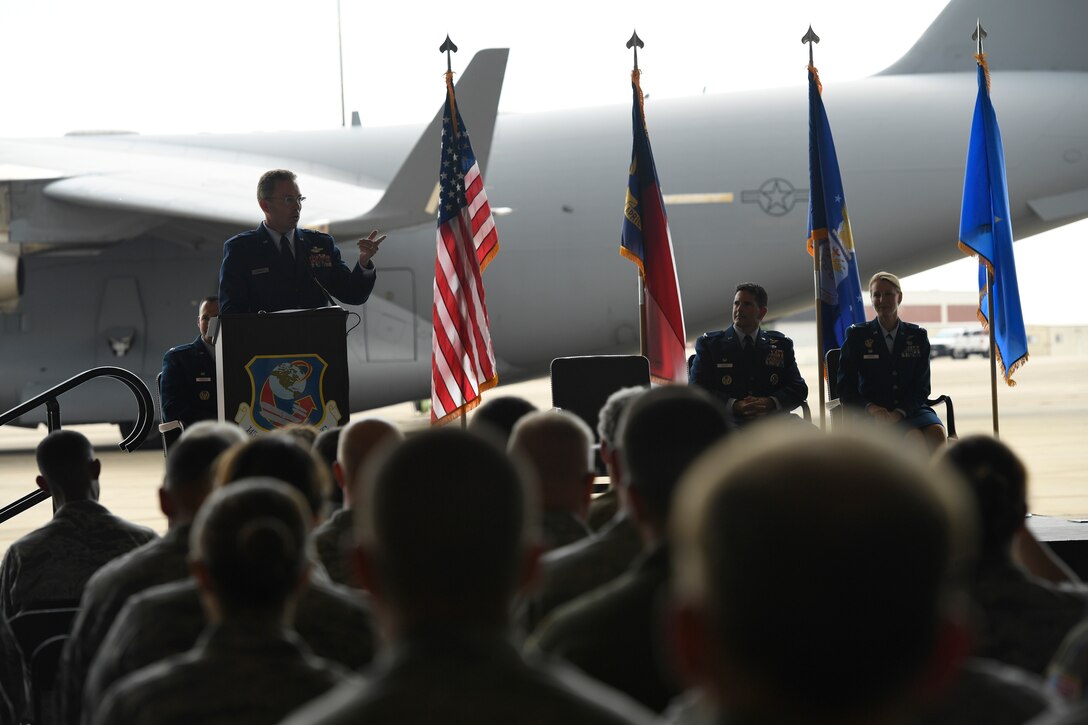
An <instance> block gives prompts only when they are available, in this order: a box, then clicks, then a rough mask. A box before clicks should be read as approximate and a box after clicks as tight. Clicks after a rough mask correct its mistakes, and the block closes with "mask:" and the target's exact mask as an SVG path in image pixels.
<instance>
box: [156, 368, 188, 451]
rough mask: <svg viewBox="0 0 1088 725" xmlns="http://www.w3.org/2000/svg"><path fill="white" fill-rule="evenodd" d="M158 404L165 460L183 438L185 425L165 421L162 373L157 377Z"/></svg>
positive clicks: (178, 422) (174, 421) (173, 421)
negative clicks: (171, 448)
mask: <svg viewBox="0 0 1088 725" xmlns="http://www.w3.org/2000/svg"><path fill="white" fill-rule="evenodd" d="M155 390H156V398H157V399H156V401H155V402H156V403H157V404H158V406H159V435H160V436H161V437H162V455H163V457H164V458H165V457H166V454H167V453H169V452H170V446H172V445H173V444H174V443H175V442H176V441H177V439H178V438H180V437H181V432H182V430H184V429H185V425H184V424H183V423H182V422H181V421H180V420H164V419H163V415H162V371H161V370H160V371H159V374H158V375H156V376H155Z"/></svg>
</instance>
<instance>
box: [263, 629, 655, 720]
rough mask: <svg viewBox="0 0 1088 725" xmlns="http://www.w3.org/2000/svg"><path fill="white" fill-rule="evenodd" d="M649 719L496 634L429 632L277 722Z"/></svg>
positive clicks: (594, 685)
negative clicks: (529, 657) (358, 680)
mask: <svg viewBox="0 0 1088 725" xmlns="http://www.w3.org/2000/svg"><path fill="white" fill-rule="evenodd" d="M652 721H653V720H652V717H651V715H650V714H649V713H647V712H645V711H644V710H642V709H641V708H639V707H638V706H637V705H636V704H635V703H633V702H631V701H630V700H628V699H627V698H624V697H622V696H621V695H620V694H618V693H616V692H614V691H612V690H609V689H608V688H606V687H603V686H601V685H600V684H599V683H596V682H593V681H592V680H590V679H589V678H587V677H585V676H584V675H582V674H581V673H578V672H574V671H571V670H570V669H569V668H565V669H560V668H557V667H550V668H545V667H543V666H538V665H535V664H530V663H528V662H527V661H526V660H524V659H522V657H520V656H519V655H518V653H517V651H516V650H515V649H514V648H513V647H512V646H511V645H510V643H509V642H508V641H507V640H506V639H504V638H503V637H502V636H500V635H498V634H492V633H484V632H476V633H473V634H468V633H452V632H435V631H430V632H428V633H427V635H426V636H423V635H418V636H415V637H410V638H408V640H407V641H406V642H403V643H400V644H398V645H397V646H396V647H394V648H393V650H392V651H391V652H389V653H388V655H387V656H385V657H383V658H382V660H381V661H380V662H379V663H378V664H377V665H376V666H375V667H374V668H372V669H371V670H370V671H368V672H367V682H366V683H365V684H362V685H359V684H351V685H342V686H340V687H338V688H337V689H335V690H333V691H332V692H330V693H329V694H328V695H326V696H324V697H322V698H321V699H319V700H317V701H315V702H313V703H311V704H310V705H308V706H306V707H304V708H303V709H301V710H299V711H297V712H296V713H294V714H293V715H292V716H291V717H290V718H288V719H287V720H285V721H284V722H283V724H282V725H348V724H349V723H352V724H354V723H368V725H387V724H388V725H392V724H394V723H395V724H396V725H424V724H426V725H431V724H432V723H442V724H443V725H491V724H493V723H502V724H503V725H546V724H551V723H561V724H562V725H623V724H624V723H626V724H627V725H633V724H634V723H650V722H652Z"/></svg>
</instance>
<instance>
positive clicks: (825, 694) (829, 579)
mask: <svg viewBox="0 0 1088 725" xmlns="http://www.w3.org/2000/svg"><path fill="white" fill-rule="evenodd" d="M798 428H799V426H788V425H785V424H781V423H780V424H777V425H776V424H774V423H772V424H769V425H767V426H761V427H760V428H759V429H753V430H749V431H744V432H742V433H740V434H737V435H735V436H733V437H731V439H730V440H729V441H726V442H724V443H722V444H719V445H717V446H715V447H714V448H712V449H711V450H710V451H708V452H707V453H706V454H705V455H703V456H702V457H700V458H699V460H698V461H696V462H695V464H694V465H693V466H692V467H691V468H690V469H689V471H688V472H687V473H686V474H685V476H684V479H683V481H682V482H681V485H680V488H679V490H678V491H677V499H676V505H675V506H674V510H673V514H672V517H671V518H670V521H669V526H670V529H669V530H670V535H671V536H672V541H673V563H674V586H675V588H676V592H677V597H678V599H679V600H680V601H681V602H688V603H693V604H694V605H695V606H696V607H697V608H700V609H701V610H702V611H703V612H704V618H705V620H706V621H707V626H708V628H709V629H710V630H711V637H712V641H710V642H708V646H709V647H712V648H713V649H714V651H715V652H717V653H718V656H719V657H720V658H721V659H722V660H723V661H724V662H725V663H726V664H725V665H724V667H725V668H726V669H728V670H729V671H730V672H734V673H737V674H738V675H739V680H740V681H754V682H756V683H759V684H760V686H762V687H763V688H764V689H767V690H770V692H771V695H772V696H773V697H775V698H776V700H777V701H778V702H779V703H789V704H790V706H792V707H796V708H797V709H798V710H799V711H804V712H809V713H825V714H832V715H834V714H840V715H841V714H844V713H857V712H865V711H866V709H867V708H872V707H877V706H879V705H880V704H881V703H888V702H893V701H895V698H896V697H898V696H900V695H902V694H903V693H905V692H906V691H907V690H908V689H909V688H910V687H911V685H913V684H916V680H917V678H918V677H920V676H921V674H922V673H923V671H924V669H925V667H926V666H927V665H928V664H929V660H930V657H931V656H933V651H934V646H935V643H936V641H937V636H938V633H939V631H940V628H941V624H942V622H943V621H946V616H947V615H948V614H949V612H950V611H951V608H952V605H953V604H959V600H958V596H954V595H958V594H959V585H960V584H961V583H962V582H961V580H962V577H963V575H964V568H965V565H966V562H965V559H966V557H967V555H968V554H969V553H970V549H971V544H972V543H973V538H972V537H973V534H974V531H973V526H972V523H973V521H972V512H971V510H970V505H969V503H968V502H967V500H966V495H965V492H964V490H963V488H962V484H961V483H960V482H959V481H958V480H957V478H956V476H955V475H954V474H952V473H951V472H948V471H946V470H945V469H944V468H932V469H931V468H927V467H925V466H924V465H923V464H921V463H919V462H918V461H916V460H914V459H912V458H911V457H910V456H909V455H908V454H907V453H905V452H904V451H903V450H901V446H898V445H897V444H896V443H894V442H891V441H883V440H877V439H875V438H873V437H871V436H859V437H849V438H848V437H843V436H838V437H836V436H825V435H823V434H820V433H818V432H812V431H810V430H805V431H801V430H798Z"/></svg>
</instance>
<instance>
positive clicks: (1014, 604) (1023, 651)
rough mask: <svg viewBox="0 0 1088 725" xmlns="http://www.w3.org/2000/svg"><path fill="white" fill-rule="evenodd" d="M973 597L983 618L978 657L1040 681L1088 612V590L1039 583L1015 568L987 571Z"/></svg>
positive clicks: (999, 565) (1000, 565)
mask: <svg viewBox="0 0 1088 725" xmlns="http://www.w3.org/2000/svg"><path fill="white" fill-rule="evenodd" d="M973 594H974V597H975V601H976V602H977V603H978V605H979V606H980V607H981V609H982V613H983V615H984V616H982V617H981V618H979V621H977V622H975V623H974V624H975V628H976V636H977V640H978V641H977V642H976V647H975V654H976V655H978V656H979V657H989V658H991V659H995V660H999V661H1001V662H1006V663H1008V664H1011V665H1015V666H1017V667H1020V668H1022V669H1025V670H1027V671H1029V672H1034V673H1035V674H1037V675H1043V674H1044V673H1045V672H1046V667H1047V664H1048V663H1049V662H1050V659H1051V657H1053V656H1054V654H1055V652H1057V650H1058V647H1059V645H1061V643H1062V640H1063V639H1064V638H1065V636H1066V634H1068V633H1069V631H1070V630H1071V629H1073V627H1074V626H1076V624H1077V623H1078V622H1080V620H1081V619H1083V618H1084V616H1085V614H1086V612H1088V590H1086V589H1084V588H1071V587H1062V586H1059V585H1056V584H1052V583H1050V582H1046V581H1043V580H1042V579H1036V578H1035V577H1032V576H1029V575H1028V574H1026V573H1024V572H1023V571H1021V570H1020V569H1018V568H1017V567H1016V566H1014V565H1013V564H1012V563H1011V562H1002V563H996V564H991V565H988V566H984V567H982V568H981V569H980V571H979V573H978V575H977V579H976V582H975V585H974V587H973Z"/></svg>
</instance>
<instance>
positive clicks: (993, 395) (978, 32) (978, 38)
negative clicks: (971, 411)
mask: <svg viewBox="0 0 1088 725" xmlns="http://www.w3.org/2000/svg"><path fill="white" fill-rule="evenodd" d="M985 37H986V31H985V30H983V29H982V19H981V18H976V20H975V32H973V33H971V40H973V41H975V53H976V55H977V56H978V57H979V58H982V57H983V52H982V39H983V38H985ZM980 264H981V262H980ZM986 323H987V324H986V327H987V328H988V330H989V333H990V413H991V415H992V416H993V423H994V438H998V437H1000V435H999V434H1000V431H999V429H1000V425H999V424H998V413H997V335H996V333H995V331H994V270H993V267H992V266H991V265H986Z"/></svg>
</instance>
